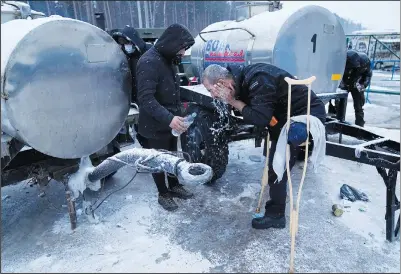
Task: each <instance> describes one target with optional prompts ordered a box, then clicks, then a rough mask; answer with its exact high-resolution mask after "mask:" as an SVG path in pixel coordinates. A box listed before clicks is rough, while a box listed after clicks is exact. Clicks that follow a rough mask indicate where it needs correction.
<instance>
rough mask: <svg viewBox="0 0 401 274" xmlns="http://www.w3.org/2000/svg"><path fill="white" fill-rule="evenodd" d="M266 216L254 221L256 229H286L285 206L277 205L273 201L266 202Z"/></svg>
mask: <svg viewBox="0 0 401 274" xmlns="http://www.w3.org/2000/svg"><path fill="white" fill-rule="evenodd" d="M265 209H266V211H265V215H264V216H263V217H261V218H254V219H253V220H252V227H253V228H255V229H268V228H271V227H273V228H285V204H284V205H275V204H273V202H272V201H267V202H266V207H265Z"/></svg>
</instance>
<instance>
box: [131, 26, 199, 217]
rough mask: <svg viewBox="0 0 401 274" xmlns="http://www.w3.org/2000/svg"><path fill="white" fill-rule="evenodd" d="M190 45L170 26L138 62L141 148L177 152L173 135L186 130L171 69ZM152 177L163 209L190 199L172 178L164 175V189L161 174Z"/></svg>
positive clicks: (182, 30)
mask: <svg viewBox="0 0 401 274" xmlns="http://www.w3.org/2000/svg"><path fill="white" fill-rule="evenodd" d="M194 43H195V41H194V38H193V37H192V35H191V33H190V32H189V31H188V29H187V28H186V27H184V26H182V25H179V24H173V25H171V26H169V27H168V28H167V29H166V30H165V31H164V32H163V34H162V35H161V36H160V38H159V39H158V41H157V42H156V44H155V45H154V46H153V47H152V48H150V49H149V50H148V51H147V52H146V53H145V54H144V55H142V57H141V58H140V59H139V61H138V65H137V87H138V105H139V109H140V112H139V121H138V134H137V140H138V142H139V143H140V144H141V145H142V147H144V148H153V149H164V150H169V151H177V138H176V137H175V136H174V135H178V134H181V133H182V132H184V131H186V130H187V128H188V121H186V120H185V118H184V117H181V108H180V86H179V80H178V77H177V75H176V71H175V67H174V66H175V65H178V64H179V63H180V59H181V57H182V56H183V55H184V53H185V50H187V49H188V48H190V47H191V46H192V45H193V44H194ZM172 133H173V134H174V135H173V134H172ZM152 176H153V179H154V181H155V183H156V187H157V190H158V192H159V197H158V202H159V204H160V205H161V206H162V207H163V208H164V209H165V210H168V211H173V210H176V209H177V208H178V206H177V204H176V202H175V201H174V199H173V198H179V199H188V198H191V197H192V196H193V194H192V193H190V192H189V191H187V190H186V189H184V187H183V186H182V185H181V184H180V183H179V182H178V180H177V178H175V177H171V176H168V187H167V186H166V182H165V174H164V173H154V174H152Z"/></svg>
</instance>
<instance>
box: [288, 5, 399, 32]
mask: <svg viewBox="0 0 401 274" xmlns="http://www.w3.org/2000/svg"><path fill="white" fill-rule="evenodd" d="M281 3H283V9H284V8H285V9H291V10H294V11H295V10H297V9H299V8H301V7H303V6H306V5H318V6H322V7H324V8H326V9H328V10H330V11H332V12H334V13H337V14H338V15H339V16H341V17H343V18H346V19H351V20H352V21H354V22H357V23H361V24H362V25H363V26H364V27H366V28H368V29H374V30H385V29H393V30H396V31H400V1H281Z"/></svg>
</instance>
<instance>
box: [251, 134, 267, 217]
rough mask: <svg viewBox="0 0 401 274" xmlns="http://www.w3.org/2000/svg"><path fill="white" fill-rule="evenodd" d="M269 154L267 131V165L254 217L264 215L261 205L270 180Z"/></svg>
mask: <svg viewBox="0 0 401 274" xmlns="http://www.w3.org/2000/svg"><path fill="white" fill-rule="evenodd" d="M269 154H270V134H269V132H267V136H266V162H265V167H264V169H263V175H262V181H261V186H262V187H261V190H260V194H259V202H258V207H257V208H256V210H255V213H254V214H253V217H254V218H258V217H263V215H261V214H260V206H261V204H262V197H263V193H264V192H265V188H266V186H267V183H268V181H269Z"/></svg>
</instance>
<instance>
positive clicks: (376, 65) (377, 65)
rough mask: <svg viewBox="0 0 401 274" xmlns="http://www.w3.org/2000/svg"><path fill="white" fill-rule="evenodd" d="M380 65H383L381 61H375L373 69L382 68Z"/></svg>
mask: <svg viewBox="0 0 401 274" xmlns="http://www.w3.org/2000/svg"><path fill="white" fill-rule="evenodd" d="M382 66H383V63H381V62H377V63H376V64H375V69H379V70H380V69H382Z"/></svg>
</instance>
